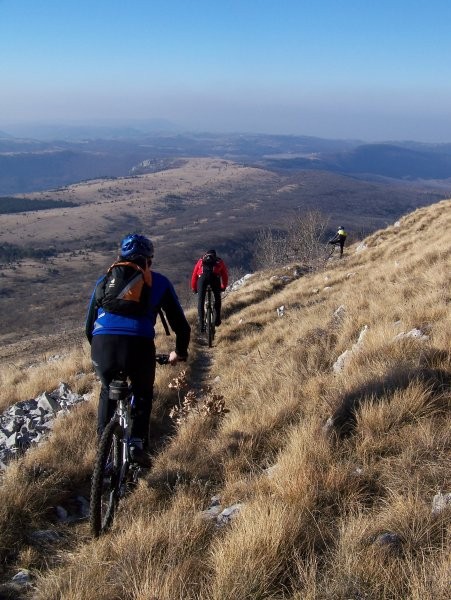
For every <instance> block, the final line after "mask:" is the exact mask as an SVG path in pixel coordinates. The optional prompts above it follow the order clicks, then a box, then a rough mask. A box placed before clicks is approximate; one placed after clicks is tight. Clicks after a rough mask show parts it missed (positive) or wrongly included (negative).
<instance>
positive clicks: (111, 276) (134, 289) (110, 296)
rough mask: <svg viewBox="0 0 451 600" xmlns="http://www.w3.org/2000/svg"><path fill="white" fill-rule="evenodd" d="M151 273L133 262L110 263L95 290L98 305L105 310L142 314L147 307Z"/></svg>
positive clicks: (122, 313) (133, 314) (126, 313)
mask: <svg viewBox="0 0 451 600" xmlns="http://www.w3.org/2000/svg"><path fill="white" fill-rule="evenodd" d="M151 285H152V273H151V272H150V269H149V268H148V267H146V268H145V269H143V268H142V267H140V266H139V265H137V264H136V263H134V262H129V261H118V262H115V263H113V264H112V265H111V267H110V268H109V269H108V271H107V273H106V275H105V277H104V278H103V279H102V281H101V282H100V283H99V285H98V286H97V288H96V291H95V299H96V304H97V306H98V307H102V308H103V309H104V310H105V311H106V312H111V313H116V314H118V315H126V316H142V315H144V314H145V313H146V311H147V310H148V309H149V299H150V288H151Z"/></svg>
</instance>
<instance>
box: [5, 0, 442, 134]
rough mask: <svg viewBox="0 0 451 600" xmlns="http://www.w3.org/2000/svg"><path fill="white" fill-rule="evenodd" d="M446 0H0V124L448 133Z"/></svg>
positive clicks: (6, 129) (240, 130) (265, 131)
mask: <svg viewBox="0 0 451 600" xmlns="http://www.w3.org/2000/svg"><path fill="white" fill-rule="evenodd" d="M450 21H451V5H450V4H449V3H448V2H445V0H431V1H430V2H426V1H422V0H415V1H414V2H412V1H407V0H398V1H397V2H396V3H393V2H388V1H386V0H382V1H381V2H379V3H377V4H375V5H372V6H365V7H363V8H362V7H361V6H360V5H359V3H356V2H355V1H353V0H344V1H343V2H341V3H336V2H334V1H333V0H322V1H320V2H318V3H315V4H312V3H308V2H306V1H304V0H281V1H280V2H279V3H277V6H276V5H275V3H274V2H271V1H270V0H259V1H258V2H257V1H253V0H248V1H245V2H243V1H242V0H229V1H228V2H222V3H220V4H215V3H211V2H207V0H198V1H197V2H196V3H194V4H193V5H189V4H187V3H184V2H181V1H180V0H169V1H168V2H165V3H163V2H155V3H149V2H146V1H144V0H136V1H135V2H134V3H133V5H127V4H124V3H122V2H118V1H117V0H112V1H110V2H106V1H105V0H98V2H96V3H91V2H88V1H87V0H80V1H79V2H77V3H72V2H69V3H61V2H59V1H56V0H47V1H46V2H45V3H43V4H37V3H35V2H32V0H14V1H13V0H0V52H1V56H2V57H3V64H2V65H1V69H2V94H1V96H0V130H5V131H8V127H11V126H12V125H13V124H16V125H20V124H26V123H42V124H46V125H48V124H56V125H58V124H69V125H70V124H73V123H77V124H78V125H80V124H85V123H86V124H87V123H90V124H91V125H92V123H93V122H95V121H101V120H103V121H104V120H105V119H106V120H110V121H111V120H113V121H118V122H121V121H124V120H125V121H127V120H133V119H139V120H145V119H150V120H153V119H163V120H167V121H169V122H171V123H173V124H174V126H175V128H176V129H177V130H185V131H211V132H214V133H230V132H246V133H263V134H265V133H267V134H283V135H307V136H314V137H321V138H329V139H359V140H363V141H368V142H372V141H373V142H377V141H387V140H415V141H420V142H433V143H434V142H451V64H450V62H449V56H450V55H451V40H450V38H449V32H448V23H449V22H450Z"/></svg>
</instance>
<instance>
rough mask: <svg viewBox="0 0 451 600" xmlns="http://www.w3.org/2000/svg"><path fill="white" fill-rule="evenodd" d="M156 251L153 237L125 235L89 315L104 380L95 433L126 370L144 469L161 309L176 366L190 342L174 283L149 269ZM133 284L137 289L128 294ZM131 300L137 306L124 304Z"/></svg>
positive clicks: (134, 443) (137, 453) (133, 450)
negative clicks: (118, 377)
mask: <svg viewBox="0 0 451 600" xmlns="http://www.w3.org/2000/svg"><path fill="white" fill-rule="evenodd" d="M153 254H154V248H153V244H152V242H151V240H149V239H148V238H146V237H145V236H143V235H138V234H131V235H128V236H126V237H125V238H124V239H123V240H122V242H121V246H120V255H119V257H118V261H117V262H116V263H114V265H112V267H111V268H110V270H109V272H108V273H107V274H106V275H103V276H102V277H101V278H100V279H99V280H98V281H97V283H96V286H95V288H94V292H93V294H92V298H91V302H90V306H89V310H88V316H87V319H86V336H87V338H88V340H89V343H90V344H91V358H92V362H93V365H94V368H95V371H96V374H97V375H98V377H99V379H100V382H101V389H100V397H99V408H98V417H97V433H98V435H99V436H100V435H101V434H102V431H103V430H104V428H105V426H106V424H107V423H108V421H109V420H110V419H111V417H112V416H113V413H114V410H115V406H113V405H112V403H111V401H109V399H108V387H109V385H110V383H111V381H112V380H113V378H114V376H115V374H117V372H118V371H124V372H125V373H126V374H127V375H128V376H129V378H130V381H131V385H132V390H133V394H134V396H135V410H136V412H135V418H134V420H133V429H132V432H131V442H130V456H131V458H132V460H133V461H135V462H136V463H138V464H140V465H141V466H144V467H148V466H150V457H149V455H148V453H147V443H148V434H149V421H150V413H151V409H152V399H153V385H154V380H155V341H154V338H155V322H156V318H157V315H158V313H159V311H160V310H161V309H162V310H163V311H164V313H165V315H166V317H167V320H168V322H169V325H170V327H171V329H172V330H173V331H174V332H175V334H176V340H175V350H174V351H172V352H171V353H170V355H169V362H170V363H171V364H172V365H174V364H176V363H177V362H178V361H179V360H186V358H187V355H188V345H189V340H190V326H189V324H188V322H187V320H186V317H185V314H184V312H183V309H182V307H181V305H180V303H179V300H178V298H177V295H176V293H175V290H174V287H173V285H172V283H171V282H170V281H169V279H167V277H165V276H164V275H161V274H160V273H157V272H155V271H150V266H151V264H152V259H153ZM111 273H113V275H114V277H112V276H111ZM119 281H121V283H124V284H126V285H125V287H123V289H122V292H121V294H117V298H119V296H120V297H121V300H117V298H111V293H110V297H108V291H110V292H111V290H113V291H114V290H115V286H117V285H118V282H119ZM136 283H137V284H139V285H138V286H136ZM133 286H135V287H136V289H139V293H138V292H136V293H135V296H136V297H134V298H130V296H131V295H133V294H132V293H131V291H133ZM138 296H139V297H138ZM122 299H125V300H122ZM113 300H114V301H115V302H114V301H113ZM127 300H131V301H130V302H129V304H131V305H133V304H134V305H135V306H132V308H128V307H125V308H124V306H123V305H124V304H127Z"/></svg>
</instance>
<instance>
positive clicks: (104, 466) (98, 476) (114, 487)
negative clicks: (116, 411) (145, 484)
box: [90, 419, 124, 537]
mask: <svg viewBox="0 0 451 600" xmlns="http://www.w3.org/2000/svg"><path fill="white" fill-rule="evenodd" d="M123 437H124V436H123V430H122V427H121V426H120V425H119V423H118V421H117V419H113V420H112V421H110V422H109V423H108V425H107V426H106V427H105V430H104V432H103V434H102V437H101V438H100V442H99V449H98V452H97V457H96V463H95V466H94V473H93V476H92V483H91V499H90V524H91V530H92V533H93V535H94V536H95V537H98V536H99V535H101V534H102V533H105V531H107V529H108V528H109V527H110V525H111V523H112V521H113V517H114V512H115V509H116V506H117V503H118V500H119V495H120V490H121V486H122V482H121V481H120V479H121V471H122V470H123V469H122V453H121V440H122V439H123Z"/></svg>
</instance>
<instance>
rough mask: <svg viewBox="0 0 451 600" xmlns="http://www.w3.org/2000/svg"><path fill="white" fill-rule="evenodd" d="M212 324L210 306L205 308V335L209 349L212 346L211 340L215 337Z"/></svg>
mask: <svg viewBox="0 0 451 600" xmlns="http://www.w3.org/2000/svg"><path fill="white" fill-rule="evenodd" d="M214 327H215V325H214V322H213V311H212V308H211V306H208V307H207V334H208V346H209V348H211V347H212V346H213V338H214V337H215V330H214Z"/></svg>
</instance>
